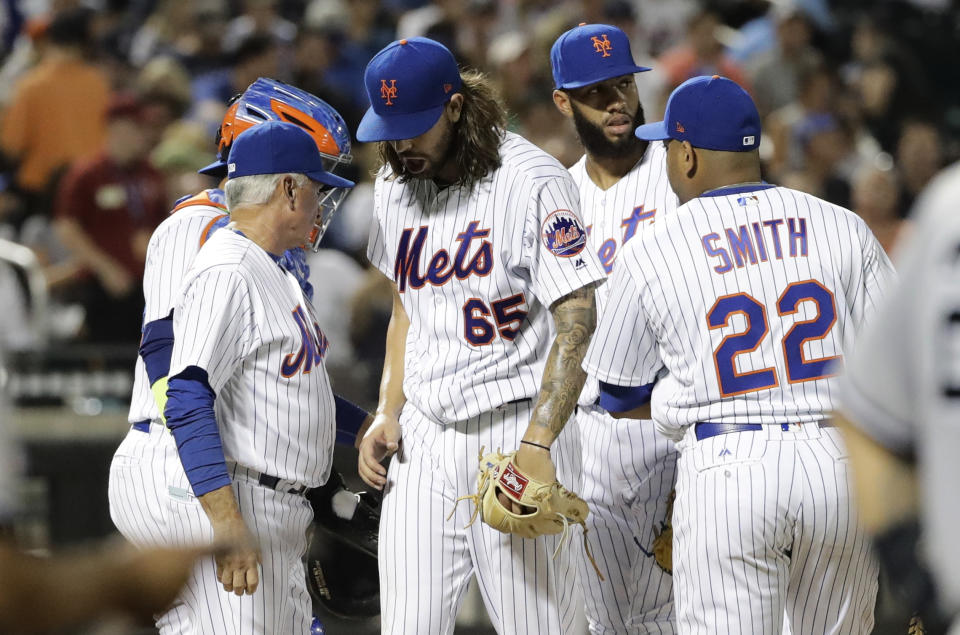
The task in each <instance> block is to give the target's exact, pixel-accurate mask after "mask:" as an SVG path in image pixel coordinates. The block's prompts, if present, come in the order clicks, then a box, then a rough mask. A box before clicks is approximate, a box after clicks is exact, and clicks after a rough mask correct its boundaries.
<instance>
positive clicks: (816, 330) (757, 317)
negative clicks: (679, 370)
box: [707, 280, 839, 397]
mask: <svg viewBox="0 0 960 635" xmlns="http://www.w3.org/2000/svg"><path fill="white" fill-rule="evenodd" d="M804 300H810V301H812V302H814V303H815V304H816V306H817V315H816V317H814V318H812V319H809V320H803V321H797V322H795V323H794V325H793V326H792V327H791V328H790V330H789V331H787V334H786V335H784V336H783V340H782V342H781V344H782V347H783V356H784V366H785V367H786V369H787V381H789V382H790V383H791V384H794V383H798V382H802V381H812V380H815V379H821V378H823V377H830V376H832V375H834V374H835V372H834V370H833V369H832V368H831V367H830V364H831V362H833V361H835V360H837V359H838V358H839V356H834V357H819V358H815V359H806V358H805V357H804V354H803V346H804V344H806V343H807V342H812V341H816V340H822V339H824V338H825V337H826V336H827V333H829V332H830V329H831V328H833V325H834V323H835V322H836V321H837V307H836V303H835V302H834V299H833V293H831V292H830V290H829V289H827V288H826V287H824V286H823V285H822V284H820V283H819V282H817V281H816V280H805V281H803V282H794V283H792V284H789V285H787V288H786V289H785V290H784V292H783V293H782V294H781V295H780V298H779V299H778V300H777V313H778V314H779V315H780V316H785V315H791V314H794V313H796V312H797V310H798V307H799V306H800V303H801V302H803V301H804ZM734 313H742V314H743V316H744V317H745V318H746V321H747V330H746V331H744V332H742V333H736V334H732V335H727V336H726V337H724V338H723V341H722V342H720V345H719V346H717V348H716V350H714V352H713V363H714V365H715V366H716V369H717V379H718V380H719V382H720V394H721V395H722V396H724V397H732V396H734V395H742V394H744V393H748V392H753V391H756V390H764V389H767V388H774V387H775V386H777V385H779V380H778V378H777V371H776V369H775V368H763V369H760V370H752V371H747V372H742V373H741V372H737V366H736V357H737V355H739V354H741V353H749V352H751V351H755V350H757V348H758V347H759V346H760V344H761V343H762V342H763V339H764V338H765V337H766V336H767V333H768V331H769V327H768V325H767V311H766V308H765V307H764V306H763V304H761V303H760V302H759V301H757V300H756V299H755V298H753V297H752V296H750V295H749V294H747V293H735V294H733V295H725V296H723V297H721V298H717V301H716V302H715V303H714V305H713V307H712V308H711V309H710V310H709V311H708V312H707V325H708V326H709V327H710V329H711V330H712V329H717V328H722V327H725V326H727V325H728V324H729V322H730V316H731V315H733V314H734Z"/></svg>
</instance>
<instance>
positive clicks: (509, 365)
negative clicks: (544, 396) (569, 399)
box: [368, 133, 605, 423]
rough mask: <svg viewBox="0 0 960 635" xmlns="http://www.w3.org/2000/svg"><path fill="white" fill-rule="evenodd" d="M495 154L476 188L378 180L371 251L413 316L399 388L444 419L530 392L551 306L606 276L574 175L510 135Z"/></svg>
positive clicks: (535, 386) (538, 372)
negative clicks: (495, 164)
mask: <svg viewBox="0 0 960 635" xmlns="http://www.w3.org/2000/svg"><path fill="white" fill-rule="evenodd" d="M500 156H501V160H502V165H501V167H500V168H498V169H496V170H494V171H492V172H491V173H490V174H488V175H487V176H486V177H484V178H483V179H482V180H481V181H480V182H479V183H477V184H475V185H474V186H473V187H471V188H470V189H467V188H464V187H455V186H454V187H447V188H444V189H438V187H437V185H436V184H435V183H434V182H433V181H430V180H416V179H414V180H411V181H409V182H407V183H401V182H399V180H390V179H388V178H385V176H386V175H385V174H381V175H380V176H378V178H377V181H376V186H375V193H374V200H375V222H374V223H373V226H372V229H371V236H370V242H369V247H368V256H369V258H370V262H371V263H373V264H374V265H375V266H376V267H377V268H378V269H380V271H382V272H383V273H384V274H386V275H387V276H388V277H389V278H390V279H391V280H393V281H394V282H395V283H396V284H397V288H398V290H399V292H400V296H401V298H402V300H403V306H404V309H405V310H406V313H407V315H408V316H409V317H410V330H409V333H408V336H407V346H406V351H405V369H404V383H403V387H404V393H405V394H406V396H407V399H408V400H410V401H411V402H413V403H414V404H415V405H416V406H417V408H419V409H420V410H421V411H422V412H425V413H427V414H429V415H430V416H431V417H432V418H434V419H435V420H437V421H440V422H444V423H450V422H453V421H462V420H466V419H469V418H470V417H473V416H476V415H479V414H480V413H483V412H486V411H489V410H491V409H492V408H495V407H497V406H499V405H501V404H504V403H507V402H510V401H513V400H516V399H523V398H532V397H534V396H535V395H536V394H537V392H538V390H539V386H540V379H541V376H542V374H543V363H544V360H545V359H546V356H547V353H548V351H549V347H550V343H551V338H550V337H549V335H550V333H551V328H552V327H551V318H550V316H549V314H548V308H549V306H550V305H551V304H552V303H553V302H554V301H556V300H558V299H559V298H561V297H563V296H565V295H567V294H569V293H570V292H572V291H574V290H576V289H579V288H581V287H583V286H585V285H587V284H589V283H591V282H594V281H597V280H602V279H604V278H605V275H604V273H603V270H602V269H601V267H600V265H599V263H598V262H597V259H596V256H595V255H594V254H593V252H592V250H590V249H587V248H586V242H587V240H586V234H585V230H584V227H583V224H582V222H581V221H580V219H579V205H578V196H577V190H576V185H575V184H574V183H573V180H572V179H571V178H570V174H569V173H568V172H567V171H566V170H565V169H564V168H563V166H562V165H560V163H559V162H557V161H556V160H555V159H553V158H552V157H550V156H549V155H547V154H546V153H544V152H543V151H542V150H540V149H539V148H537V147H536V146H534V145H533V144H531V143H530V142H529V141H526V140H525V139H523V138H521V137H519V136H517V135H515V134H511V133H507V134H506V135H505V139H504V141H503V142H502V144H501V147H500Z"/></svg>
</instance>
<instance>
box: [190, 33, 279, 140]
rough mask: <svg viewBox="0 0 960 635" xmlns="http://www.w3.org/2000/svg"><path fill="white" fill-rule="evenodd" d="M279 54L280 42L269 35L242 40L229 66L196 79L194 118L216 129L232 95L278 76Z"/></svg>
mask: <svg viewBox="0 0 960 635" xmlns="http://www.w3.org/2000/svg"><path fill="white" fill-rule="evenodd" d="M277 53H278V51H277V46H276V43H275V42H274V40H273V39H272V38H271V37H269V36H264V35H251V36H250V37H249V38H247V39H246V40H244V41H243V42H240V43H239V44H238V45H237V48H236V50H235V51H234V53H233V56H232V60H231V63H230V64H229V65H228V66H226V67H224V68H220V69H217V70H213V71H210V72H208V73H204V74H203V75H200V76H199V77H197V78H196V79H194V80H193V85H192V87H191V90H192V93H193V103H194V108H193V118H194V119H197V120H199V121H202V122H204V123H208V124H210V126H211V130H215V129H216V127H217V126H219V125H220V121H221V120H222V119H223V113H224V112H225V108H226V106H225V104H226V103H227V102H228V101H230V98H231V97H233V96H234V95H238V94H240V93H242V92H243V91H244V90H246V88H247V86H249V85H250V84H252V83H253V82H254V81H255V80H256V79H257V78H258V77H276V76H277V71H278V64H277V62H278V57H277ZM211 134H212V133H211Z"/></svg>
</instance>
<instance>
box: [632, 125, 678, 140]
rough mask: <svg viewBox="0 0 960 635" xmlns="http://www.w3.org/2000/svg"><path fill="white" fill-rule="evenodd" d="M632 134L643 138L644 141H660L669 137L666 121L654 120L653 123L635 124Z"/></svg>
mask: <svg viewBox="0 0 960 635" xmlns="http://www.w3.org/2000/svg"><path fill="white" fill-rule="evenodd" d="M633 134H634V136H636V137H637V139H643V140H644V141H662V140H663V139H671V138H672V137H671V136H670V133H669V132H667V122H666V121H655V122H653V123H645V124H643V125H642V126H637V129H636V130H634V131H633Z"/></svg>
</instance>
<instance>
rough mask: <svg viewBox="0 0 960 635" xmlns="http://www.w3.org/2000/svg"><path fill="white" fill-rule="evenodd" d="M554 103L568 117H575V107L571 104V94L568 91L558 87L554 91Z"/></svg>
mask: <svg viewBox="0 0 960 635" xmlns="http://www.w3.org/2000/svg"><path fill="white" fill-rule="evenodd" d="M553 104H554V105H555V106H556V107H557V110H559V111H560V114H562V115H563V116H564V117H566V118H567V119H569V118H571V117H573V108H572V107H571V106H570V95H568V94H567V92H566V91H563V90H560V89H556V90H554V91H553Z"/></svg>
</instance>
